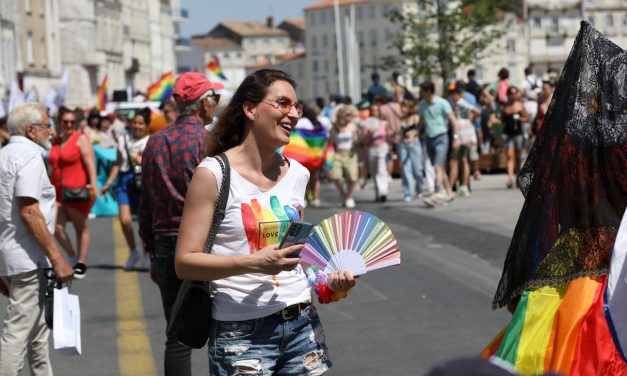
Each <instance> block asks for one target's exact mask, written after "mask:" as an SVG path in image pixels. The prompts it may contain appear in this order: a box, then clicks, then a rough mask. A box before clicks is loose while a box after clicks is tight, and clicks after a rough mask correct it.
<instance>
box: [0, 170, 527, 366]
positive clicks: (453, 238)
mask: <svg viewBox="0 0 627 376" xmlns="http://www.w3.org/2000/svg"><path fill="white" fill-rule="evenodd" d="M473 188H474V189H473V194H472V196H471V197H469V198H464V199H461V198H460V199H457V200H456V201H455V202H453V203H451V204H450V205H449V206H447V207H443V208H438V209H428V208H426V207H425V206H424V205H423V204H422V203H421V202H419V201H415V202H411V203H405V202H403V201H402V193H401V190H400V180H394V181H393V183H392V191H391V193H390V195H389V200H388V201H387V202H386V203H382V204H379V203H374V202H373V198H374V196H373V193H372V189H371V184H370V185H369V186H368V187H367V188H366V189H365V190H363V191H360V192H358V193H357V195H356V201H357V209H360V210H365V211H368V212H371V213H373V214H375V215H377V216H379V217H380V218H381V219H383V220H384V221H385V222H386V223H387V224H388V225H389V226H390V228H391V229H392V231H393V232H394V234H395V235H396V237H397V238H398V241H399V244H400V247H401V251H402V264H401V265H400V266H397V267H392V268H387V269H383V270H378V271H373V272H371V273H368V274H367V275H365V276H363V277H362V278H360V279H359V281H358V285H357V288H356V289H354V291H353V292H351V294H350V296H349V297H348V298H347V299H344V300H342V301H340V302H338V303H333V304H330V305H319V312H320V316H321V318H322V322H323V325H324V329H325V333H326V339H327V344H328V346H329V348H330V356H331V359H332V361H333V363H334V368H333V369H332V371H331V372H329V373H328V374H329V375H343V376H353V375H355V376H356V375H360V376H363V375H401V376H402V375H422V374H425V373H426V372H427V371H428V370H429V369H430V368H431V367H433V366H434V365H436V364H438V363H441V362H443V361H446V360H448V359H451V358H455V357H459V356H473V355H476V354H478V353H479V352H480V351H481V350H482V348H483V347H484V346H485V345H486V344H487V343H488V342H489V341H490V339H491V338H492V337H493V336H494V335H496V333H497V332H498V331H499V330H500V329H501V328H502V327H503V326H504V325H505V324H506V323H507V320H508V316H509V314H508V313H507V312H505V311H504V310H500V311H492V310H491V309H490V304H491V300H492V295H493V293H494V291H495V290H496V284H497V282H498V279H499V277H500V273H501V267H502V263H503V260H504V258H505V254H506V251H507V247H508V245H509V241H510V238H511V234H512V231H513V229H514V226H515V224H516V220H517V218H518V214H519V212H520V209H521V207H522V203H523V198H522V196H521V194H520V192H519V191H517V190H507V189H506V188H505V177H504V176H503V175H489V176H484V179H483V180H482V181H478V182H474V183H473ZM336 197H337V194H336V192H335V190H334V188H333V186H331V185H330V184H326V185H324V186H323V205H322V207H321V208H317V209H313V208H312V209H307V211H306V214H305V216H306V219H307V220H309V221H311V222H314V223H316V222H318V221H320V220H322V219H324V218H326V217H328V216H330V215H332V214H333V213H336V212H339V211H341V210H342V209H341V208H340V207H339V205H338V203H339V201H338V199H337V198H336ZM90 226H91V234H92V246H91V253H90V255H89V261H88V265H89V266H90V268H89V271H88V273H87V276H86V278H85V279H84V280H81V281H75V282H74V283H73V284H72V292H73V293H76V294H78V295H79V296H80V304H81V313H82V341H83V354H82V355H81V356H67V355H62V354H61V353H59V352H57V351H55V350H53V349H52V345H51V359H52V364H53V368H54V371H55V374H57V375H67V376H72V375H94V376H101V375H102V376H104V375H120V374H122V375H152V374H162V370H163V365H162V359H163V355H162V354H163V349H164V345H163V342H164V330H165V319H164V318H163V313H162V307H161V300H160V297H159V292H158V289H157V287H156V285H154V284H153V283H152V282H151V281H150V279H149V278H148V275H147V273H145V272H124V271H123V270H122V269H121V265H122V263H123V262H124V260H125V258H126V256H127V253H126V252H127V250H126V249H125V246H124V242H123V240H122V239H121V237H120V236H119V232H117V233H116V232H115V231H114V227H115V226H117V223H116V222H115V221H113V220H112V219H110V218H98V219H94V220H92V221H91V222H90ZM115 234H117V235H115ZM5 305H6V299H5V298H0V317H3V316H4V309H5ZM192 362H193V368H194V372H195V374H198V375H207V374H208V367H207V354H206V350H197V351H194V353H193V357H192ZM23 374H24V375H26V374H28V373H27V372H23Z"/></svg>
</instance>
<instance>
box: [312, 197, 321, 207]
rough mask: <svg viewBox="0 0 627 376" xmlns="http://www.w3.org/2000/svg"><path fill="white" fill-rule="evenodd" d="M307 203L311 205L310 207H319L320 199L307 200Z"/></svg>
mask: <svg viewBox="0 0 627 376" xmlns="http://www.w3.org/2000/svg"><path fill="white" fill-rule="evenodd" d="M309 205H311V207H312V208H319V207H320V199H315V200H311V201H310V202H309Z"/></svg>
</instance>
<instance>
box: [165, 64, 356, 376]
mask: <svg viewBox="0 0 627 376" xmlns="http://www.w3.org/2000/svg"><path fill="white" fill-rule="evenodd" d="M294 86H295V84H294V81H293V80H292V78H291V77H290V76H289V75H287V74H286V73H284V72H281V71H278V70H272V69H264V70H260V71H257V72H255V73H253V74H252V75H250V76H248V77H247V78H246V79H245V80H244V81H243V82H242V84H241V85H240V86H239V88H238V89H237V91H236V92H235V93H234V95H233V97H232V98H231V100H230V102H229V104H228V106H227V107H226V109H225V110H224V112H223V113H222V115H221V116H220V120H219V121H218V123H217V124H216V125H215V127H214V128H213V130H212V132H211V133H210V137H209V143H208V148H207V154H208V155H209V157H208V158H206V159H205V160H204V161H203V162H202V163H201V164H200V165H199V167H198V169H197V170H196V172H195V173H194V177H193V179H192V182H191V184H190V186H189V189H188V191H187V196H186V198H185V209H184V211H183V218H182V222H181V226H180V230H179V236H178V242H177V247H176V262H175V264H176V271H177V274H178V276H179V277H180V278H189V279H195V280H204V281H211V284H210V286H211V287H210V288H211V294H212V296H213V318H214V320H213V321H212V324H211V332H210V338H211V339H210V341H209V343H208V346H209V367H210V369H211V374H212V375H232V374H236V373H238V372H241V373H246V372H251V371H254V372H257V373H261V372H262V371H263V373H264V374H276V375H309V374H312V375H313V374H316V375H320V374H323V373H324V372H326V371H327V370H328V369H329V367H330V366H331V362H330V360H329V357H328V354H327V347H326V343H325V340H324V334H323V331H322V326H321V324H320V320H319V317H318V314H317V312H316V308H315V307H314V306H313V305H312V304H311V296H312V292H311V288H310V286H309V284H308V282H307V278H306V276H305V273H304V272H303V268H302V266H301V265H300V259H299V258H298V257H288V255H289V254H291V253H293V252H298V251H300V250H301V249H302V247H303V246H302V245H294V246H289V247H285V248H284V249H278V241H279V236H277V235H274V234H272V231H268V232H266V231H264V230H263V229H264V228H274V229H277V228H280V227H283V226H282V225H283V224H285V222H286V220H289V219H299V218H302V213H303V211H302V208H303V206H304V203H305V189H306V186H307V181H308V179H309V173H308V171H307V170H306V169H305V168H304V167H303V166H302V165H301V164H299V163H298V162H296V161H294V160H291V159H286V158H285V157H283V156H281V155H280V154H278V153H276V150H277V149H278V148H280V147H281V146H284V145H286V144H287V143H289V141H290V134H291V132H292V130H293V129H294V127H295V126H296V123H297V122H298V119H299V118H300V117H301V116H302V107H301V106H300V105H299V104H298V102H297V99H296V92H295V90H294ZM220 153H225V155H226V157H227V158H228V161H229V163H230V185H229V188H228V192H229V194H228V201H227V205H226V215H225V218H224V221H223V222H222V224H221V225H220V227H219V228H217V229H216V230H217V235H216V238H215V241H214V244H213V248H212V250H211V253H203V248H204V245H205V241H206V240H207V236H208V234H209V231H210V229H211V221H212V215H213V211H214V207H215V205H216V198H217V195H218V192H219V191H220V189H221V184H222V169H221V167H220V165H219V163H218V161H217V160H216V158H214V156H216V155H217V154H220ZM268 222H271V223H268ZM272 222H274V223H272ZM260 224H261V226H260ZM328 282H329V287H330V288H331V289H333V290H335V291H346V290H348V289H350V288H351V287H352V286H354V284H355V279H354V277H353V276H352V275H351V274H350V273H347V272H335V273H333V274H331V275H330V276H329V281H328ZM286 328H289V330H288V331H285V329H286ZM233 349H236V350H237V351H233Z"/></svg>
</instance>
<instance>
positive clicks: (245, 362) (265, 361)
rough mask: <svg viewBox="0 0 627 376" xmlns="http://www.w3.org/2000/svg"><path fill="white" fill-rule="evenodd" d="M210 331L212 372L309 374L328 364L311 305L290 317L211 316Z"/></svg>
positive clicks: (325, 368)
mask: <svg viewBox="0 0 627 376" xmlns="http://www.w3.org/2000/svg"><path fill="white" fill-rule="evenodd" d="M211 333H212V337H211V338H212V339H211V341H210V342H209V345H210V346H209V369H210V371H211V375H213V376H227V375H310V376H313V375H322V374H324V373H325V372H326V371H328V370H329V368H331V361H330V359H329V357H328V351H327V346H326V343H325V339H324V332H323V330H322V324H321V323H320V318H319V317H318V312H317V311H316V308H315V307H314V306H313V305H311V306H308V307H307V308H305V309H303V311H302V312H301V313H300V315H298V316H296V317H294V318H292V319H291V320H285V319H283V318H281V317H280V316H276V315H270V316H266V317H262V318H258V319H252V320H243V321H218V320H214V322H213V323H212V326H211Z"/></svg>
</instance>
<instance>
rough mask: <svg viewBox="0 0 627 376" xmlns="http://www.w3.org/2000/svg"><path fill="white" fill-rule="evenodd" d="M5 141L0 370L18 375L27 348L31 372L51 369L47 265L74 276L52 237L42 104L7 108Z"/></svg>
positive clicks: (0, 183)
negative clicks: (46, 314)
mask: <svg viewBox="0 0 627 376" xmlns="http://www.w3.org/2000/svg"><path fill="white" fill-rule="evenodd" d="M8 129H9V133H10V135H11V138H10V139H9V144H8V145H7V146H5V147H3V148H2V149H1V150H0V281H2V283H3V284H4V285H5V287H6V289H7V291H8V297H9V304H8V306H7V310H6V313H5V315H4V322H3V328H2V330H3V332H2V336H1V337H0V375H2V376H4V375H18V374H20V372H21V369H22V367H23V366H24V355H25V354H28V363H29V366H30V371H31V374H33V375H51V374H52V369H51V366H50V357H49V353H48V334H49V329H48V327H47V326H46V322H45V319H44V302H45V290H46V279H45V277H44V275H43V271H42V269H44V268H48V267H50V265H52V269H53V271H54V274H55V276H56V278H57V280H60V281H67V280H70V279H72V278H73V276H74V271H73V270H72V267H71V266H70V264H68V263H67V261H65V259H64V258H63V255H62V254H61V252H60V251H59V249H58V248H57V245H56V243H55V241H54V238H53V237H52V233H53V231H54V223H55V220H56V208H55V191H54V187H53V186H52V184H50V180H49V179H48V175H47V173H46V168H45V165H44V161H43V158H42V154H43V152H44V151H45V149H49V148H50V141H49V138H50V135H51V133H50V132H51V128H50V121H49V119H48V115H47V114H46V107H44V106H43V105H40V104H38V103H24V104H22V105H19V106H17V107H15V108H14V109H13V110H12V111H11V113H10V114H9V119H8Z"/></svg>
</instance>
